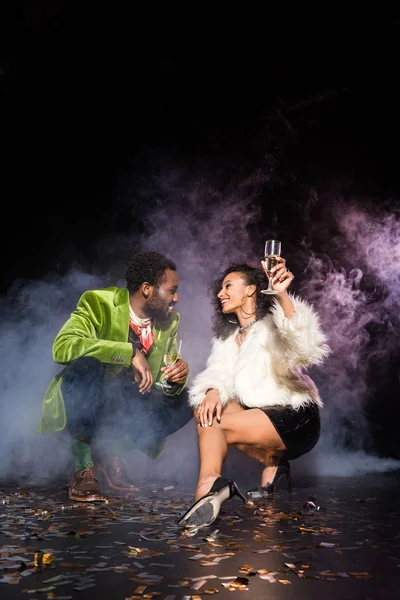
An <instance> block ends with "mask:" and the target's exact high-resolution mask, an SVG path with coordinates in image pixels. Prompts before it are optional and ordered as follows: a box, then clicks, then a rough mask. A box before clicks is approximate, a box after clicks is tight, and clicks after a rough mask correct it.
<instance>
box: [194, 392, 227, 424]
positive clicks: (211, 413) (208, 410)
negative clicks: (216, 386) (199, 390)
mask: <svg viewBox="0 0 400 600" xmlns="http://www.w3.org/2000/svg"><path fill="white" fill-rule="evenodd" d="M221 414H222V404H221V400H220V397H219V392H218V390H210V391H209V392H207V394H206V397H205V398H204V400H203V402H202V403H201V404H200V407H199V409H198V411H197V419H198V421H199V424H200V425H201V426H202V427H211V426H212V424H213V420H214V417H216V418H217V421H218V423H220V421H221Z"/></svg>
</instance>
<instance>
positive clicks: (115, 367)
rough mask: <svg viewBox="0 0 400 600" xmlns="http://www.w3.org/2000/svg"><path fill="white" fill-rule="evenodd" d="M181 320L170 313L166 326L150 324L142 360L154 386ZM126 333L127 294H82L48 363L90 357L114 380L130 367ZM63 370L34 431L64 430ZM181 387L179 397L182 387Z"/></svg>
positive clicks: (115, 290)
mask: <svg viewBox="0 0 400 600" xmlns="http://www.w3.org/2000/svg"><path fill="white" fill-rule="evenodd" d="M179 321H180V316H179V313H177V312H173V313H172V315H171V319H170V320H169V321H167V322H165V323H164V322H157V321H156V322H155V323H154V325H153V333H154V343H153V345H152V346H151V348H150V350H149V353H148V355H147V360H148V363H149V366H150V369H151V372H152V374H153V378H154V382H157V381H160V379H162V376H163V373H162V371H160V368H161V367H162V366H163V357H164V348H165V345H166V342H167V339H168V338H169V337H170V336H177V335H178V327H179ZM128 334H129V291H128V289H127V288H118V287H109V288H105V289H100V290H89V291H86V292H84V293H83V294H82V296H81V297H80V299H79V301H78V304H77V307H76V309H75V310H74V311H73V313H72V314H71V316H70V318H69V319H68V321H66V323H65V324H64V325H63V327H62V328H61V329H60V331H59V333H58V334H57V336H56V338H55V340H54V343H53V360H54V361H55V362H56V363H59V364H62V365H67V364H69V363H70V362H71V361H72V360H74V359H76V358H80V357H81V356H94V357H95V358H98V359H99V360H100V361H101V362H102V363H103V364H104V365H105V367H106V377H113V376H115V375H117V374H118V373H120V372H121V370H122V369H124V368H126V367H129V366H130V365H131V362H132V344H131V343H130V342H128ZM61 382H62V371H61V373H60V374H59V375H56V376H55V377H54V378H53V380H52V381H51V382H50V385H49V386H48V388H47V390H46V392H45V395H44V398H43V406H42V414H41V418H40V422H39V427H38V431H39V432H40V433H52V432H54V431H61V430H62V429H64V428H65V426H66V414H65V406H64V400H63V396H62V391H61ZM185 386H186V383H185V385H183V386H182V387H181V388H180V389H179V390H178V392H177V393H178V394H180V393H181V392H182V390H183V389H184V388H185Z"/></svg>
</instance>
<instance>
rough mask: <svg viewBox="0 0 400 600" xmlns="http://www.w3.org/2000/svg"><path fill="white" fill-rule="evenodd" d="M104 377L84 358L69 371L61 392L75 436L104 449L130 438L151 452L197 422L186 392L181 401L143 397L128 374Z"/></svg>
mask: <svg viewBox="0 0 400 600" xmlns="http://www.w3.org/2000/svg"><path fill="white" fill-rule="evenodd" d="M104 372H105V370H104V366H103V364H102V363H101V362H100V361H99V360H97V359H96V358H93V357H82V358H78V359H76V360H74V361H72V362H71V363H70V365H68V366H67V367H66V368H65V370H64V371H63V375H62V376H63V380H62V384H61V389H62V393H63V397H64V403H65V411H66V414H67V429H68V431H69V433H70V434H71V436H72V437H74V438H90V439H95V440H100V443H101V444H103V443H108V442H114V441H117V440H120V439H124V438H125V439H129V440H130V442H131V443H132V446H133V447H135V448H139V449H140V450H145V449H146V448H148V447H149V446H150V445H152V444H154V443H156V442H158V441H159V440H161V439H162V438H165V437H167V436H168V435H170V434H171V433H174V432H175V431H178V430H179V429H181V428H182V427H183V426H184V425H186V423H188V422H189V421H190V420H191V418H192V417H193V412H192V409H191V408H190V407H189V405H188V394H187V390H186V389H184V390H183V391H182V392H181V393H180V394H179V395H175V396H165V395H164V394H163V392H162V391H161V390H160V391H159V390H154V389H152V390H151V392H149V393H148V394H145V395H142V394H140V393H139V391H138V386H137V385H136V384H134V383H132V382H131V380H130V379H129V378H128V377H127V376H126V375H125V374H120V375H119V376H117V377H109V378H106V377H104Z"/></svg>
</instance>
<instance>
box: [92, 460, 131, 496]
mask: <svg viewBox="0 0 400 600" xmlns="http://www.w3.org/2000/svg"><path fill="white" fill-rule="evenodd" d="M96 464H97V468H98V470H99V471H100V472H101V473H102V474H103V475H104V477H105V479H106V481H107V484H108V486H109V487H110V488H111V489H112V490H117V491H119V492H138V491H139V488H138V487H136V486H135V485H134V484H133V483H132V482H131V481H129V479H128V477H127V475H126V472H125V461H124V460H123V459H122V458H120V457H119V456H112V457H106V458H105V457H104V458H102V460H101V461H100V462H97V463H96Z"/></svg>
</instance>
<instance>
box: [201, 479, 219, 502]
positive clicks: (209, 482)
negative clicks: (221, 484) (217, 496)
mask: <svg viewBox="0 0 400 600" xmlns="http://www.w3.org/2000/svg"><path fill="white" fill-rule="evenodd" d="M218 477H220V475H219V474H216V475H207V476H206V477H201V478H200V479H199V481H198V482H197V488H196V494H195V500H196V501H197V500H199V499H200V498H202V497H203V496H205V495H206V494H208V492H209V491H210V489H211V488H212V486H213V483H214V481H215V480H216V479H218Z"/></svg>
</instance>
